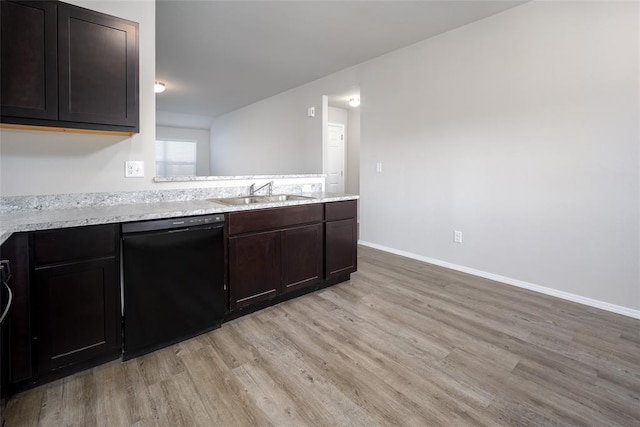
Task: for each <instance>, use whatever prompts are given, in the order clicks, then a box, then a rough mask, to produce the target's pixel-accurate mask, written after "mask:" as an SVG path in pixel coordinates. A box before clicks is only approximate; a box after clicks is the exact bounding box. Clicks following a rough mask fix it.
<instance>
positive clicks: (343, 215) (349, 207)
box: [325, 200, 358, 221]
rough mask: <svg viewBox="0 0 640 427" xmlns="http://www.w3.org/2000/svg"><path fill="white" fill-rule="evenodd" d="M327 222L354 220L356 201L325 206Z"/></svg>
mask: <svg viewBox="0 0 640 427" xmlns="http://www.w3.org/2000/svg"><path fill="white" fill-rule="evenodd" d="M325 206H326V215H325V216H326V218H327V221H338V220H340V219H349V218H355V217H356V215H357V212H358V211H357V209H358V207H357V201H356V200H347V201H344V202H331V203H327V204H326V205H325Z"/></svg>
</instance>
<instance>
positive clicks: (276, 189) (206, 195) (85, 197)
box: [0, 178, 324, 213]
mask: <svg viewBox="0 0 640 427" xmlns="http://www.w3.org/2000/svg"><path fill="white" fill-rule="evenodd" d="M262 181H264V178H263V179H262ZM273 181H274V184H273V194H299V193H311V192H322V191H324V178H319V179H318V180H317V181H318V182H310V181H309V179H305V180H301V181H302V182H298V183H296V182H295V181H296V180H295V179H293V180H292V179H283V180H278V179H274V180H273ZM248 191H249V186H248V185H238V186H234V185H232V186H229V185H226V186H214V187H200V188H181V189H168V190H147V191H123V192H105V193H71V194H44V195H35V196H8V197H0V213H7V212H14V211H21V210H33V209H35V210H51V209H70V208H82V207H99V206H115V205H128V204H134V203H159V202H179V201H187V200H202V199H213V198H221V197H234V196H243V195H247V194H248ZM261 193H262V192H261Z"/></svg>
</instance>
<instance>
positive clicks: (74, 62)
mask: <svg viewBox="0 0 640 427" xmlns="http://www.w3.org/2000/svg"><path fill="white" fill-rule="evenodd" d="M137 32H138V27H137V24H136V23H133V22H130V21H126V20H123V19H119V18H115V17H111V16H108V15H104V14H101V13H98V12H93V11H91V10H87V9H83V8H80V7H76V6H72V5H68V4H64V3H60V4H59V6H58V37H59V39H58V40H59V49H60V50H59V52H58V55H59V56H58V60H59V72H60V88H59V99H60V102H59V119H60V120H61V121H70V122H83V123H97V124H105V125H120V126H132V127H135V128H136V131H137V127H138V89H137V85H138V34H137Z"/></svg>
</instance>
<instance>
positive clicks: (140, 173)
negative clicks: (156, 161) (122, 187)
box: [124, 160, 144, 178]
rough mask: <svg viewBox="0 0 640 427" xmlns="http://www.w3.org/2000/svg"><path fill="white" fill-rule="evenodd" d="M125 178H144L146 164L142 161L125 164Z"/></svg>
mask: <svg viewBox="0 0 640 427" xmlns="http://www.w3.org/2000/svg"><path fill="white" fill-rule="evenodd" d="M124 176H125V178H144V162H142V161H132V160H129V161H126V162H124Z"/></svg>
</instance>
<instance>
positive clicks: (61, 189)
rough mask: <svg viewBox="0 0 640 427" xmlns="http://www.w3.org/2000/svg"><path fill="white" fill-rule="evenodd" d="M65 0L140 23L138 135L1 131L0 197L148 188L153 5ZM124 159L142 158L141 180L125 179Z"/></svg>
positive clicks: (152, 133) (148, 0)
mask: <svg viewBox="0 0 640 427" xmlns="http://www.w3.org/2000/svg"><path fill="white" fill-rule="evenodd" d="M66 1H67V3H72V4H75V5H78V6H82V7H86V8H89V9H92V10H97V11H99V12H103V13H107V14H110V15H114V16H118V17H121V18H125V19H130V20H132V21H135V22H138V23H139V24H140V27H139V31H140V35H139V40H140V46H139V53H140V133H139V134H137V135H135V136H133V137H131V138H123V137H112V136H95V135H78V134H74V135H70V134H62V133H54V132H25V131H9V130H1V131H0V164H1V168H0V173H1V175H0V194H1V195H3V196H13V195H32V194H58V193H75V192H93V191H114V190H139V189H149V188H150V187H151V186H152V178H153V176H154V175H155V156H154V144H155V142H154V141H155V94H154V93H153V83H154V81H155V21H156V18H155V1H153V0H140V1H135V2H131V1H108V0H105V1H103V0H66ZM126 160H143V161H144V162H145V177H144V178H135V179H134V178H128V179H125V178H124V162H125V161H126Z"/></svg>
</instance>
